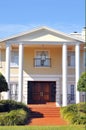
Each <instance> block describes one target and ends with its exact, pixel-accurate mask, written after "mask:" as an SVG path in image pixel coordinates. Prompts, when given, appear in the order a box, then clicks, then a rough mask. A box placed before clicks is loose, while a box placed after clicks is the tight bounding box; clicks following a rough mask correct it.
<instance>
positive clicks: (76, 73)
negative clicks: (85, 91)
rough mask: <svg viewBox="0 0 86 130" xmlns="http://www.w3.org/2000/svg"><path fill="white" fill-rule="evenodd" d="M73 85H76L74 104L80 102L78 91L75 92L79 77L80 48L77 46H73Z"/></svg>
mask: <svg viewBox="0 0 86 130" xmlns="http://www.w3.org/2000/svg"><path fill="white" fill-rule="evenodd" d="M75 75H76V76H75V77H76V79H75V83H76V103H79V102H80V97H79V91H78V90H77V83H78V80H79V76H80V46H79V44H77V45H76V46H75Z"/></svg>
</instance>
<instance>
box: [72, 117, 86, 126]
mask: <svg viewBox="0 0 86 130" xmlns="http://www.w3.org/2000/svg"><path fill="white" fill-rule="evenodd" d="M71 123H72V124H76V125H79V124H80V125H81V124H82V125H85V124H86V116H80V115H76V116H74V118H73V119H72V122H71Z"/></svg>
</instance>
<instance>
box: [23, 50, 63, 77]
mask: <svg viewBox="0 0 86 130" xmlns="http://www.w3.org/2000/svg"><path fill="white" fill-rule="evenodd" d="M36 50H40V48H24V73H27V74H42V75H48V74H52V75H56V74H58V75H59V74H61V64H62V61H61V48H48V49H46V50H48V51H49V52H50V58H51V67H34V61H33V59H34V56H35V51H36Z"/></svg>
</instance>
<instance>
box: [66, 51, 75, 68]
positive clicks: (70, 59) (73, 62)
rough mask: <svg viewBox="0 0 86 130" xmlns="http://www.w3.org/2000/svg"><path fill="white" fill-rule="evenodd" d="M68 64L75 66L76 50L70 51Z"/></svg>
mask: <svg viewBox="0 0 86 130" xmlns="http://www.w3.org/2000/svg"><path fill="white" fill-rule="evenodd" d="M67 59H68V66H69V67H74V66H75V52H72V51H68V58H67Z"/></svg>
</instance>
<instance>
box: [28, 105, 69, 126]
mask: <svg viewBox="0 0 86 130" xmlns="http://www.w3.org/2000/svg"><path fill="white" fill-rule="evenodd" d="M28 107H29V108H30V109H31V120H30V122H29V123H28V125H31V126H33V125H35V126H42V125H43V126H52V125H67V122H66V121H65V120H64V119H63V118H62V117H61V115H60V107H56V106H55V103H47V104H37V105H36V104H35V105H32V104H31V105H28Z"/></svg>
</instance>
